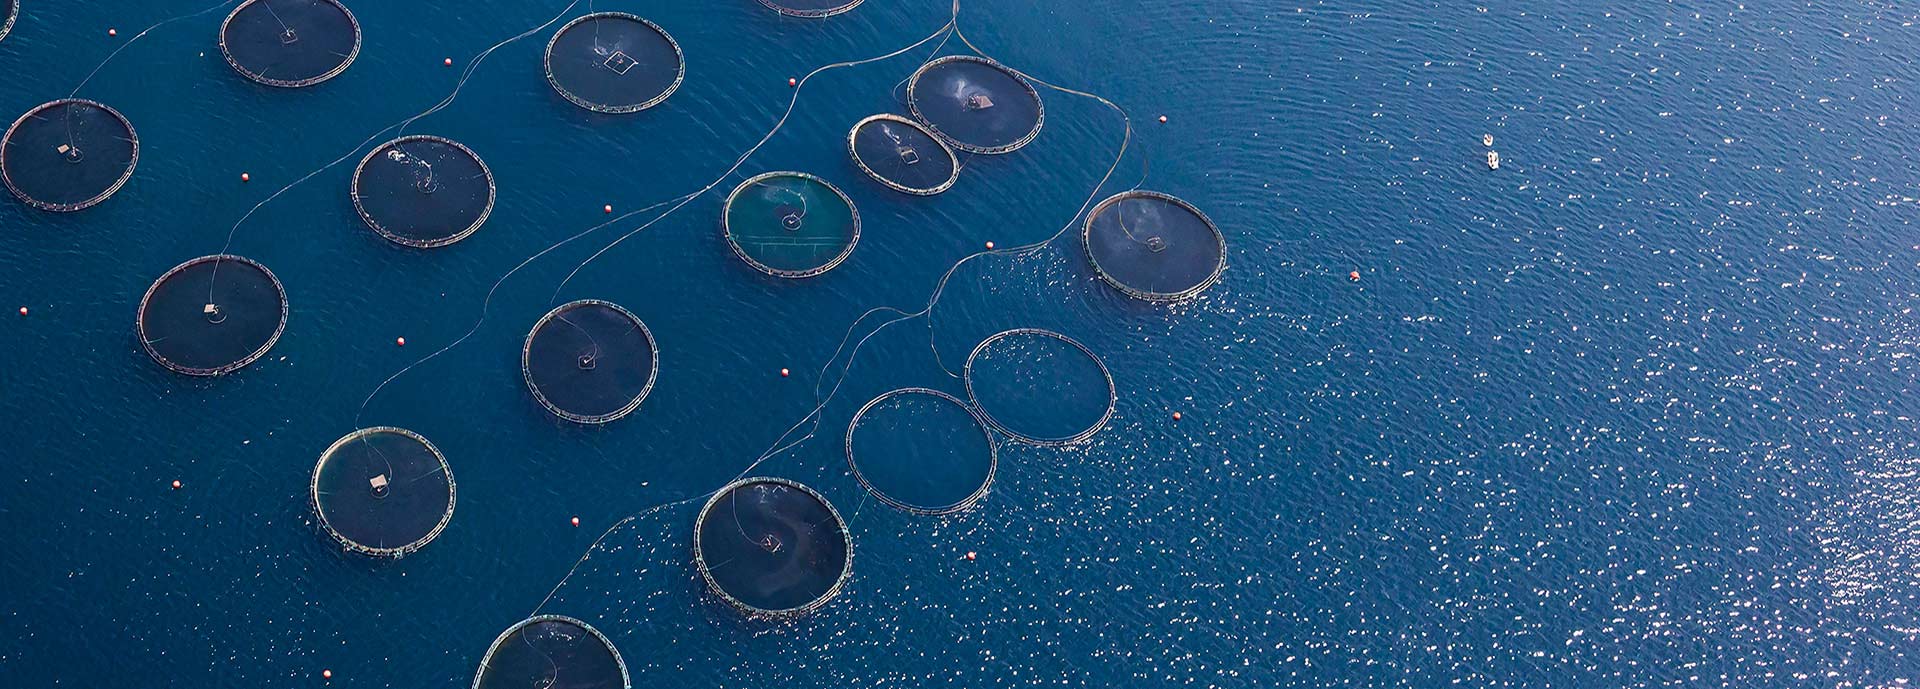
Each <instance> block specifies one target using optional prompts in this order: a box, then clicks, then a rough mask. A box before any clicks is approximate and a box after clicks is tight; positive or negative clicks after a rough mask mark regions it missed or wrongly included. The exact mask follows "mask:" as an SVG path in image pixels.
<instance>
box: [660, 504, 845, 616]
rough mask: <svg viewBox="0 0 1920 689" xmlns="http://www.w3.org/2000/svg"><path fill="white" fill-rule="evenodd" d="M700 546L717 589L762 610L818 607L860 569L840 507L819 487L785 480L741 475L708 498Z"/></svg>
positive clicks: (705, 572) (699, 559)
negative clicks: (837, 509)
mask: <svg viewBox="0 0 1920 689" xmlns="http://www.w3.org/2000/svg"><path fill="white" fill-rule="evenodd" d="M693 552H694V562H695V565H696V566H697V567H698V569H699V570H700V574H701V576H702V577H703V578H705V579H706V581H707V584H708V586H709V587H710V588H711V589H712V590H713V592H714V593H715V595H718V596H719V597H720V598H722V599H724V600H726V601H727V602H728V603H730V604H732V605H733V606H735V607H736V608H739V609H740V610H742V611H744V612H747V613H749V614H754V615H768V616H786V615H797V614H801V613H805V612H808V611H811V610H814V609H817V608H819V607H820V606H822V605H825V604H826V603H827V601H829V600H831V599H832V598H833V596H834V595H835V594H837V593H839V591H840V587H841V586H842V585H843V584H844V583H845V582H846V579H847V577H848V575H850V574H851V573H852V569H853V541H852V539H851V538H850V537H849V536H848V534H847V528H846V522H844V521H842V520H841V518H840V513H839V512H838V511H836V510H835V509H834V508H833V505H831V504H829V503H828V502H827V499H826V498H825V497H823V496H821V495H820V494H819V493H816V492H814V491H813V489H811V488H808V487H806V486H803V485H800V484H799V483H795V482H793V481H788V480H786V479H777V478H750V479H743V480H740V481H736V482H734V483H732V484H730V485H728V486H727V487H726V488H724V489H721V491H720V492H719V493H716V494H715V495H714V496H713V498H712V499H710V500H708V501H707V504H706V506H705V507H704V508H702V509H701V510H700V517H699V519H698V521H697V522H696V523H695V524H694V545H693Z"/></svg>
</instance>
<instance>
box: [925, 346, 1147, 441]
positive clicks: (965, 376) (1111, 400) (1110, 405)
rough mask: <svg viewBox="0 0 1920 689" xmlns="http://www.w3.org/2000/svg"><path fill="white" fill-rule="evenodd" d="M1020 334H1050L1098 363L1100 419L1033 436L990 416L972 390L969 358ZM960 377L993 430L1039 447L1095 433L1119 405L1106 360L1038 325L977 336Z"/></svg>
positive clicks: (971, 370) (971, 360)
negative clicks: (1102, 382) (1102, 396)
mask: <svg viewBox="0 0 1920 689" xmlns="http://www.w3.org/2000/svg"><path fill="white" fill-rule="evenodd" d="M1022 335H1035V336H1040V337H1050V338H1053V339H1056V340H1059V341H1061V342H1065V343H1067V344H1069V345H1072V346H1073V348H1074V349H1078V350H1080V353H1082V354H1085V355H1086V356H1087V358H1088V359H1089V360H1092V361H1093V363H1094V365H1095V366H1098V367H1099V368H1100V375H1101V376H1104V377H1105V378H1106V380H1107V411H1106V413H1105V414H1102V415H1101V416H1100V419H1099V420H1098V421H1095V422H1094V423H1093V425H1092V426H1088V427H1087V429H1086V430H1083V431H1080V432H1078V433H1075V434H1073V435H1070V436H1067V437H1065V438H1037V437H1034V436H1030V435H1026V434H1023V433H1020V432H1017V431H1014V430H1013V429H1010V428H1008V427H1007V425H1006V424H1004V423H1002V422H1001V421H1000V420H998V419H995V418H993V413H992V412H989V411H987V408H986V407H985V406H984V405H981V404H980V396H979V395H977V394H975V393H974V389H973V362H974V361H975V360H976V359H978V358H979V357H980V353H981V352H983V351H986V349H987V347H989V346H991V345H992V344H993V343H995V342H998V341H1000V340H1003V339H1006V338H1009V337H1018V336H1022ZM961 379H962V380H963V381H964V382H965V383H966V386H967V397H968V398H969V399H971V400H973V407H974V409H977V410H979V411H980V417H981V418H983V419H986V420H987V423H988V424H991V425H992V426H993V428H994V430H997V431H1000V432H1001V433H1005V434H1007V437H1010V438H1013V439H1014V440H1017V441H1020V442H1023V443H1026V444H1028V445H1038V446H1042V447H1061V446H1066V445H1074V444H1077V443H1081V442H1085V441H1086V440H1087V439H1088V438H1092V437H1093V435H1094V434H1095V433H1099V432H1100V429H1102V428H1105V427H1106V425H1107V421H1109V420H1111V419H1112V418H1113V412H1114V409H1115V407H1117V406H1118V405H1119V402H1120V396H1119V392H1118V391H1117V390H1116V389H1115V388H1114V385H1113V372H1112V371H1109V370H1107V362H1104V361H1101V360H1100V357H1099V356H1098V355H1096V354H1094V353H1093V350H1092V349H1088V348H1087V346H1086V345H1083V344H1080V342H1079V341H1078V340H1075V339H1073V338H1071V337H1067V336H1066V335H1062V334H1060V333H1057V332H1054V331H1052V330H1042V329H1040V328H1015V329H1013V330H1004V331H1001V332H998V333H994V334H993V335H992V336H991V337H988V338H987V339H984V340H981V341H980V344H978V345H974V347H973V352H971V353H969V354H967V363H966V365H965V366H963V367H962V368H961Z"/></svg>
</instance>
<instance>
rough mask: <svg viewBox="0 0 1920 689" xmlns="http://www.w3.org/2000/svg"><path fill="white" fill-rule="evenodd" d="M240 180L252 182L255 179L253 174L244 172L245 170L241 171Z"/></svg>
mask: <svg viewBox="0 0 1920 689" xmlns="http://www.w3.org/2000/svg"><path fill="white" fill-rule="evenodd" d="M240 181H242V182H251V181H253V175H249V174H247V173H244V172H242V173H240Z"/></svg>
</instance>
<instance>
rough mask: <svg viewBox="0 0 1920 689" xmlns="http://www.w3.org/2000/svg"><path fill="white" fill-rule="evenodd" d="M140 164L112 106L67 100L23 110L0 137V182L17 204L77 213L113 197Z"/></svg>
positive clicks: (136, 145)
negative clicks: (2, 182) (20, 202)
mask: <svg viewBox="0 0 1920 689" xmlns="http://www.w3.org/2000/svg"><path fill="white" fill-rule="evenodd" d="M139 161H140V137H139V136H138V135H136V134H134V132H133V124H132V123H131V122H128V121H127V118H126V117H124V116H122V115H121V114H120V113H119V112H118V111H115V110H114V109H113V108H110V107H107V106H105V105H102V104H100V103H96V102H93V101H90V100H80V99H71V98H70V99H66V100H57V101H53V102H51V103H47V104H44V105H41V106H39V107H36V108H34V109H32V110H29V111H27V113H26V114H24V115H21V116H20V118H19V119H17V120H14V122H13V125H12V126H11V127H9V128H8V129H7V133H6V135H5V137H4V138H0V179H4V180H5V182H6V185H7V189H8V190H9V191H12V192H13V195H14V196H16V197H18V198H19V199H20V200H21V201H24V202H26V203H27V204H28V205H31V206H33V207H35V208H39V209H41V210H49V211H77V210H81V209H83V208H88V207H91V206H93V205H95V204H98V203H100V202H101V201H105V200H107V198H108V197H110V196H113V194H114V192H117V191H119V190H120V187H121V186H122V185H124V184H126V182H127V179H128V178H131V177H132V176H133V168H134V166H135V165H136V164H138V163H139Z"/></svg>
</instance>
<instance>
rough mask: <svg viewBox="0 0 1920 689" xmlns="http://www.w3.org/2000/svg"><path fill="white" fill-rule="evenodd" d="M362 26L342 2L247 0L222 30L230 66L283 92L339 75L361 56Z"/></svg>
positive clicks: (322, 0) (228, 17) (336, 0)
mask: <svg viewBox="0 0 1920 689" xmlns="http://www.w3.org/2000/svg"><path fill="white" fill-rule="evenodd" d="M360 40H361V37H360V22H359V21H358V20H356V19H354V17H353V12H351V11H349V10H348V9H347V6H346V5H343V4H341V3H340V2H339V0H247V2H245V3H242V4H241V5H240V6H239V7H237V8H235V9H234V10H233V13H232V14H229V15H227V19H226V21H225V22H223V23H222V24H221V25H220V50H221V52H222V53H224V54H225V55H226V58H227V64H228V65H231V66H232V67H233V69H234V71H236V72H239V73H240V74H241V75H242V76H245V77H246V78H248V79H252V80H254V81H257V82H260V83H262V84H266V85H268V86H278V87H282V88H299V87H302V86H312V85H314V84H318V83H320V82H323V81H326V80H328V79H332V78H334V77H336V76H339V75H340V73H341V72H344V71H346V70H347V67H348V66H349V65H351V64H353V60H354V58H355V57H358V56H359V55H360Z"/></svg>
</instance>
